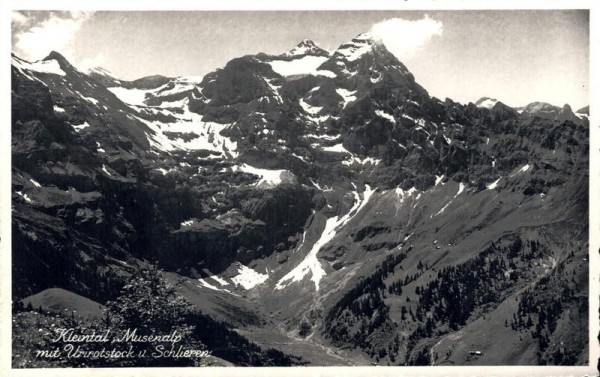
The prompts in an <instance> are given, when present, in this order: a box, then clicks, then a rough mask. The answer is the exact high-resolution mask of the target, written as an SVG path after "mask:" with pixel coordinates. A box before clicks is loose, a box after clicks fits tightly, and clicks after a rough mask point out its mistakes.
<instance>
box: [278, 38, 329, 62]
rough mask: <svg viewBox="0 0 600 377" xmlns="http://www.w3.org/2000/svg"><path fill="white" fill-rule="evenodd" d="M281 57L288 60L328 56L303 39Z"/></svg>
mask: <svg viewBox="0 0 600 377" xmlns="http://www.w3.org/2000/svg"><path fill="white" fill-rule="evenodd" d="M282 56H284V57H288V58H300V57H304V56H329V52H328V51H326V50H324V49H322V48H321V47H319V46H317V45H316V44H315V42H313V41H312V40H310V39H303V40H302V41H301V42H300V43H298V45H297V46H296V47H294V48H293V49H291V50H290V51H288V52H286V53H284V54H283V55H282Z"/></svg>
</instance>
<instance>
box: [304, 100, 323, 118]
mask: <svg viewBox="0 0 600 377" xmlns="http://www.w3.org/2000/svg"><path fill="white" fill-rule="evenodd" d="M300 106H302V109H304V111H305V112H307V113H308V114H310V115H317V114H318V113H319V112H320V111H321V110H323V108H322V107H318V106H312V105H309V104H308V103H306V102H304V99H303V98H301V99H300Z"/></svg>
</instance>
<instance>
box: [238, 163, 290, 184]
mask: <svg viewBox="0 0 600 377" xmlns="http://www.w3.org/2000/svg"><path fill="white" fill-rule="evenodd" d="M232 170H233V171H234V172H235V171H241V172H244V173H248V174H252V175H256V176H259V177H260V180H259V181H258V183H256V186H257V187H275V186H277V185H279V184H281V183H282V182H283V181H284V180H286V175H288V176H289V175H291V174H292V173H290V172H289V171H287V170H285V169H280V170H269V169H260V168H255V167H253V166H250V165H248V164H242V165H236V166H234V167H233V168H232Z"/></svg>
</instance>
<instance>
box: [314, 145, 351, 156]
mask: <svg viewBox="0 0 600 377" xmlns="http://www.w3.org/2000/svg"><path fill="white" fill-rule="evenodd" d="M321 149H323V150H324V151H325V152H337V153H348V154H351V153H350V152H349V151H348V150H347V149H346V148H344V146H343V145H342V143H339V144H336V145H332V146H330V147H322V148H321Z"/></svg>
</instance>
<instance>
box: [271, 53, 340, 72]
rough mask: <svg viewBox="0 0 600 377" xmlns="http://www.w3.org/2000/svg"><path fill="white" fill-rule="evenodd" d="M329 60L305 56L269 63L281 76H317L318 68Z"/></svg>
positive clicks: (322, 57)
mask: <svg viewBox="0 0 600 377" xmlns="http://www.w3.org/2000/svg"><path fill="white" fill-rule="evenodd" d="M327 59H328V58H327V57H326V56H304V57H302V58H300V59H294V60H290V61H287V60H273V61H269V62H267V64H269V65H270V66H271V68H272V69H273V71H275V72H277V73H278V74H280V75H281V76H284V77H288V76H294V75H315V76H317V75H318V73H317V68H318V67H319V66H320V65H321V64H323V63H324V62H325V61H326V60H327Z"/></svg>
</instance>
